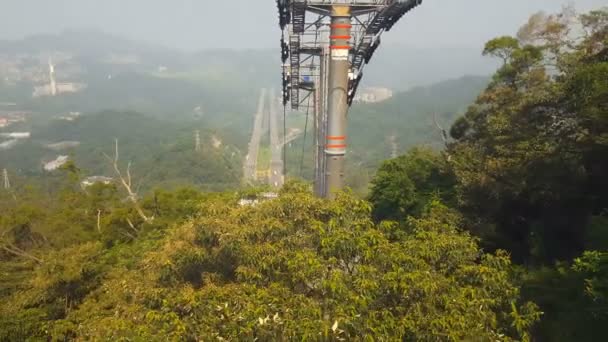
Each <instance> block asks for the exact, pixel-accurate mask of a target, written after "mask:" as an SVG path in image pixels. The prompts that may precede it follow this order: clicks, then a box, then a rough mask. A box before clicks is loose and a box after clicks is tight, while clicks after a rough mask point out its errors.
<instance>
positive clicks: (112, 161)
mask: <svg viewBox="0 0 608 342" xmlns="http://www.w3.org/2000/svg"><path fill="white" fill-rule="evenodd" d="M103 156H104V157H105V158H106V159H107V160H108V161H109V162H110V164H111V165H112V166H113V168H114V173H116V176H117V177H118V178H119V179H120V183H121V184H122V186H123V188H124V189H125V190H126V191H127V193H128V195H129V200H130V201H131V203H132V204H133V206H134V207H135V210H136V211H137V214H138V215H139V216H140V217H141V218H142V219H143V220H144V222H150V221H151V220H152V219H151V218H149V217H148V216H146V214H145V213H144V211H143V209H142V208H141V205H140V204H139V201H138V200H137V194H136V193H135V192H133V189H132V188H131V162H129V164H128V166H127V178H125V177H124V176H123V174H122V172H121V171H120V168H119V167H118V139H114V158H113V159H112V158H111V157H110V156H108V155H107V154H105V153H104V154H103Z"/></svg>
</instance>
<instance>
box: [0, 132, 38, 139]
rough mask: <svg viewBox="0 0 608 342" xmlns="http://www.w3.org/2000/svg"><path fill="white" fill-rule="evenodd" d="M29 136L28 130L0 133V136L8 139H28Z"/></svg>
mask: <svg viewBox="0 0 608 342" xmlns="http://www.w3.org/2000/svg"><path fill="white" fill-rule="evenodd" d="M31 136H32V134H31V133H30V132H12V133H0V137H3V138H9V139H29V138H30V137H31Z"/></svg>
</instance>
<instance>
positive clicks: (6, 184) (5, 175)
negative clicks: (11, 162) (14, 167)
mask: <svg viewBox="0 0 608 342" xmlns="http://www.w3.org/2000/svg"><path fill="white" fill-rule="evenodd" d="M2 177H3V178H4V189H5V190H8V189H10V188H11V182H10V181H9V180H8V171H7V170H6V169H3V170H2Z"/></svg>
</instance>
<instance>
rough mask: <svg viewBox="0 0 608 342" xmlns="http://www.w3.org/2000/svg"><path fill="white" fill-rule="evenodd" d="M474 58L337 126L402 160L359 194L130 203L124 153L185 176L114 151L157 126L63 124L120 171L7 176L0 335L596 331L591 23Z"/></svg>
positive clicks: (607, 106)
mask: <svg viewBox="0 0 608 342" xmlns="http://www.w3.org/2000/svg"><path fill="white" fill-rule="evenodd" d="M483 55H485V56H486V57H487V58H493V59H496V60H497V61H499V63H500V64H501V67H500V68H499V69H498V70H497V72H496V73H495V74H494V75H493V77H492V78H491V79H490V80H487V79H481V78H479V79H478V78H464V79H460V80H456V81H453V82H447V83H444V84H442V85H438V86H436V87H431V88H421V89H414V90H412V91H411V92H410V93H406V94H401V95H398V96H396V97H395V98H394V99H393V100H391V101H388V102H386V103H383V104H380V105H375V106H369V107H367V106H361V107H359V108H356V109H354V110H353V111H352V112H351V113H350V116H349V120H352V122H353V123H352V128H351V134H352V132H357V137H361V136H362V135H363V133H362V132H363V131H365V133H366V134H369V135H370V136H374V137H375V139H370V140H367V141H366V140H365V139H362V140H359V141H358V142H356V143H355V144H360V145H358V146H360V147H358V146H357V145H355V147H354V148H370V149H374V148H376V149H377V151H380V150H381V149H384V148H385V147H386V143H385V142H384V140H382V141H378V139H384V138H385V136H386V134H387V133H388V134H390V132H387V131H388V130H390V129H393V130H400V132H401V131H402V132H401V133H402V134H401V135H400V137H402V138H401V139H403V140H399V141H400V142H401V144H402V145H403V150H405V149H406V148H407V149H408V151H407V152H405V153H404V154H403V155H402V156H399V157H397V158H394V159H390V160H386V161H384V162H383V163H382V165H381V166H380V168H379V169H378V171H377V172H376V174H375V176H374V178H373V180H372V182H371V191H370V193H369V195H368V196H366V197H365V198H361V197H359V196H357V195H355V194H353V192H352V191H345V192H343V193H340V194H338V196H337V199H336V200H325V199H319V198H316V197H315V196H313V195H312V193H311V189H310V185H309V184H307V183H303V182H298V181H291V182H288V183H287V184H286V185H285V186H284V187H283V189H281V191H280V192H279V193H278V197H277V198H272V196H269V195H268V194H267V193H265V192H266V191H267V189H240V191H238V192H235V191H228V192H208V191H201V190H200V187H199V188H198V189H197V188H193V187H182V188H177V189H174V190H171V191H168V190H159V189H153V188H154V187H152V189H153V190H151V191H149V192H147V193H141V194H139V195H136V194H133V193H132V191H130V188H131V185H132V184H133V183H132V181H131V175H130V172H129V171H128V170H129V167H128V166H127V165H128V160H129V159H131V158H132V159H133V160H134V161H135V160H137V162H134V164H133V170H136V167H137V166H138V165H141V164H143V165H145V169H146V170H147V171H149V172H152V173H154V172H158V170H159V169H162V168H159V165H164V163H184V162H183V161H182V160H181V159H180V160H173V159H167V158H166V157H164V155H163V156H162V157H161V159H163V160H160V159H158V160H156V163H151V164H146V161H148V160H150V159H148V158H152V160H155V159H154V158H156V157H148V156H140V155H138V154H137V153H135V152H132V151H129V147H128V145H133V146H137V144H143V145H146V146H147V148H148V149H150V150H153V149H154V148H155V147H154V146H157V145H151V144H150V143H149V141H148V140H146V141H145V142H140V141H137V140H128V139H129V133H132V132H135V131H136V130H137V129H142V130H146V132H147V131H148V130H150V131H151V132H152V133H143V135H141V136H144V137H147V136H148V134H149V135H150V136H156V137H158V136H163V137H165V136H169V134H161V133H159V132H158V130H161V129H159V128H157V126H156V125H155V124H154V122H153V121H151V122H148V123H145V122H141V121H145V120H144V119H143V117H138V116H137V115H135V116H120V118H121V119H120V120H118V119H116V118H114V116H113V115H114V114H112V113H106V114H104V115H99V116H93V117H89V118H83V120H85V119H86V120H91V121H83V122H81V123H78V125H81V126H77V129H74V130H71V129H72V128H68V127H67V126H66V127H64V128H62V129H63V132H65V134H66V136H69V135H70V134H79V133H78V132H80V130H83V129H85V127H107V129H108V130H111V131H112V132H113V134H114V135H119V134H120V137H119V141H120V142H122V141H124V140H127V141H128V142H126V143H125V144H123V143H121V144H120V145H119V146H124V150H125V153H126V155H125V156H124V157H120V158H118V153H116V155H114V154H113V153H114V152H115V151H114V150H113V148H114V146H113V145H112V143H113V142H112V141H110V142H109V143H108V149H107V150H104V151H103V152H105V153H106V154H107V155H108V156H107V158H106V159H107V160H106V161H105V162H106V163H109V164H110V165H111V164H112V162H113V161H114V162H116V164H117V168H120V169H121V170H123V171H122V173H121V175H119V176H122V177H119V179H118V180H117V181H115V182H112V183H109V184H102V183H99V184H96V185H94V186H91V187H86V188H83V187H81V185H80V182H81V180H82V178H83V176H84V174H83V172H84V171H83V169H81V166H80V165H79V164H78V163H79V162H78V159H76V163H73V162H71V163H68V164H66V165H64V167H62V168H61V169H60V170H58V171H57V172H56V173H54V174H53V180H52V181H53V186H52V187H45V186H44V184H42V183H40V182H35V181H34V180H29V179H28V178H26V177H24V178H22V179H19V180H18V181H17V182H16V184H15V186H13V188H12V189H11V190H10V191H6V190H2V191H0V212H1V213H2V215H1V216H0V276H1V277H0V299H1V301H0V340H1V341H20V340H58V341H66V340H67V341H71V340H151V341H155V340H176V341H183V340H185V341H217V340H219V341H237V340H254V341H255V340H259V341H290V340H306V341H371V340H390V341H393V340H401V341H604V340H606V339H608V329H607V327H608V216H607V215H608V195H607V194H608V181H607V180H606V175H608V9H603V10H598V11H593V12H590V13H587V14H583V15H578V14H576V13H574V12H573V11H571V10H570V9H569V8H566V9H564V11H563V12H562V13H559V14H556V15H546V14H542V13H540V14H537V15H534V16H533V17H531V19H530V20H529V22H528V23H527V24H526V25H525V26H524V27H522V29H521V30H520V31H519V33H518V35H517V36H515V37H510V36H505V37H498V38H496V39H493V40H491V41H489V42H488V43H487V44H486V46H485V48H484V49H483ZM475 89H478V90H477V91H476V90H475ZM471 92H474V93H475V92H477V93H478V94H477V95H478V96H475V95H471ZM429 98H432V99H436V101H434V103H433V104H431V105H429V104H428V103H429V101H428V100H429ZM405 103H407V105H405ZM405 106H407V108H403V107H405ZM453 108H456V110H454V109H453ZM459 110H462V113H461V114H462V115H459V114H460V113H458V112H459ZM404 113H415V115H416V116H411V117H410V116H404V115H407V114H404ZM433 113H437V115H436V120H435V121H437V123H436V124H435V123H434V122H433V115H432V114H433ZM423 114H424V118H425V120H422V119H420V120H416V118H417V116H418V115H423ZM129 117H131V118H137V119H136V120H134V121H133V122H132V123H133V124H134V123H141V126H137V125H134V126H132V125H130V124H129V125H127V124H126V123H127V122H128V121H121V120H132V119H123V118H129ZM107 118H114V120H110V121H111V122H112V124H107V123H106V121H105V120H106V119H107ZM452 121H455V122H454V123H453V125H451V128H450V127H449V125H450V124H451V122H452ZM89 124H90V125H91V126H87V125H89ZM106 125H107V126H106ZM147 125H148V126H147ZM138 127H139V128H138ZM191 128H192V127H190V129H187V130H185V131H184V137H185V136H186V132H188V134H190V131H191ZM57 129H59V128H57ZM171 129H172V128H171V126H166V127H165V128H163V129H162V130H163V132H164V131H165V130H166V132H169V131H170V130H171ZM174 129H175V128H174ZM442 130H443V131H442ZM177 131H179V129H177ZM154 132H156V133H154ZM404 132H411V135H414V134H418V135H417V136H423V137H425V138H424V140H423V141H422V142H423V146H417V147H413V148H409V147H410V146H409V145H410V143H412V142H413V141H414V140H409V137H410V134H407V133H406V134H403V133H404ZM88 134H89V135H90V137H93V138H95V137H97V138H95V139H103V140H105V139H106V136H107V134H106V133H105V132H104V131H103V130H101V131H100V132H93V131H91V132H89V133H88ZM432 135H436V138H432ZM41 136H44V135H43V134H42V135H41ZM380 137H381V138H380ZM426 137H428V138H426ZM184 139H186V138H184ZM412 139H413V137H412ZM427 139H428V140H427ZM353 140H354V139H353ZM168 141H169V140H164V139H160V143H159V144H160V145H161V146H165V147H166V149H167V150H168V151H170V152H171V154H174V155H180V154H179V153H175V152H176V151H181V150H180V148H182V147H183V148H184V149H186V148H185V146H186V143H185V141H186V140H184V143H183V145H179V144H178V145H171V144H172V143H170V142H168ZM418 141H419V140H418ZM426 142H428V143H426ZM425 143H426V144H425ZM96 144H97V143H96ZM149 144H150V145H149ZM380 145H382V147H380ZM121 148H123V147H121ZM144 148H145V147H144V146H139V147H138V149H144ZM99 152H102V151H98V153H99ZM184 153H185V152H184ZM377 153H380V152H377ZM382 153H385V152H382ZM210 155H211V156H215V155H214V154H210ZM154 156H156V155H154ZM102 157H103V155H102ZM113 158H115V159H113ZM138 158H142V159H138ZM210 158H212V159H213V160H215V157H210ZM366 158H369V159H370V160H372V159H371V158H372V157H370V156H367V157H366ZM380 158H382V159H384V158H385V157H384V156H382V157H380ZM85 161H86V159H82V163H85ZM140 163H141V164H140ZM215 165H222V166H227V165H231V164H230V163H227V164H222V163H219V164H215ZM360 165H361V164H360ZM200 167H201V166H197V168H200ZM205 172H206V171H205ZM212 174H213V175H215V177H220V176H221V177H227V176H229V172H228V171H227V170H226V169H221V168H220V170H213V171H212ZM210 176H211V174H210Z"/></svg>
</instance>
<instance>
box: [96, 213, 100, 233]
mask: <svg viewBox="0 0 608 342" xmlns="http://www.w3.org/2000/svg"><path fill="white" fill-rule="evenodd" d="M97 231H98V232H99V233H101V209H97Z"/></svg>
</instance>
